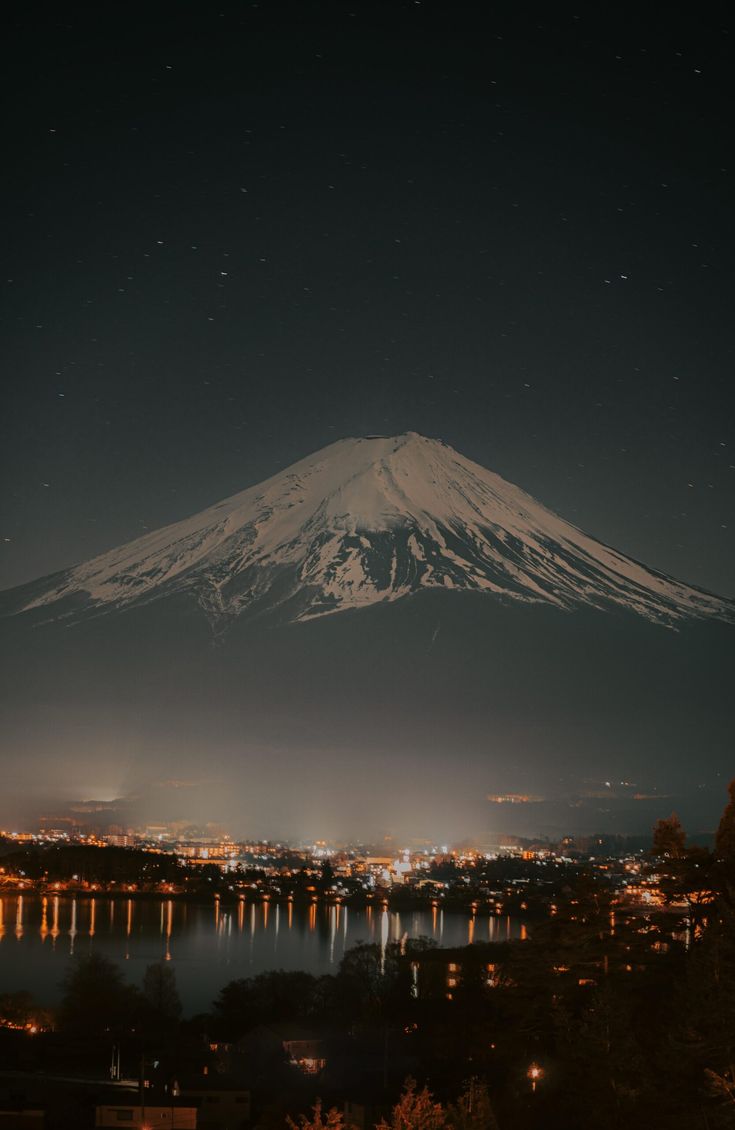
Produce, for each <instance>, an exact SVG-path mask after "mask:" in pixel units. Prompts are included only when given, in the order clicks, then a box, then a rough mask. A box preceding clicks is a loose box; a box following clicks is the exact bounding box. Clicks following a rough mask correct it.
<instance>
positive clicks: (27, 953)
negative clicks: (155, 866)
mask: <svg viewBox="0 0 735 1130" xmlns="http://www.w3.org/2000/svg"><path fill="white" fill-rule="evenodd" d="M49 920H50V925H49ZM13 924H14V928H13ZM9 925H10V928H8V926H9ZM524 935H525V928H524V927H523V926H522V925H521V923H520V922H518V921H517V920H515V919H511V918H508V917H495V916H492V915H490V916H488V915H485V914H483V913H478V914H472V913H469V912H468V913H455V912H450V911H447V912H446V913H445V911H444V910H442V909H440V908H439V907H436V906H434V907H432V908H430V909H427V910H409V911H405V910H404V911H391V910H389V909H388V908H387V907H385V906H381V907H375V908H373V907H372V906H368V907H366V908H364V909H354V908H348V907H346V906H344V905H340V904H336V905H327V904H324V903H322V902H319V901H312V902H310V903H309V904H308V905H307V906H304V905H301V904H297V903H293V902H291V901H289V902H287V903H284V904H283V905H281V904H279V903H271V902H268V901H261V902H257V903H256V902H252V903H246V902H245V901H244V900H240V901H238V902H236V903H233V904H221V903H220V901H219V900H218V899H217V900H212V901H211V902H209V903H207V904H194V903H185V902H177V901H176V900H174V899H171V898H167V899H145V900H143V899H141V900H140V901H136V900H134V899H131V898H127V899H125V900H124V901H121V900H115V899H108V898H104V897H98V898H96V899H92V898H82V897H74V898H72V897H70V898H65V897H60V896H59V895H53V896H51V897H47V896H40V895H27V894H26V895H3V896H1V897H0V992H11V991H14V990H18V989H23V988H27V989H28V990H29V991H31V992H32V993H33V995H34V996H35V997H36V998H37V999H38V1000H40V1001H41V1002H42V1003H47V1004H54V1003H57V1002H58V1000H59V999H60V996H61V992H62V990H61V988H60V982H61V981H62V979H63V977H64V975H65V974H66V972H67V969H68V966H69V962H70V959H71V958H73V957H74V956H75V955H76V956H84V955H86V954H89V953H101V954H104V955H105V956H106V957H109V958H110V959H111V960H113V961H116V962H125V963H126V966H125V971H124V972H125V975H126V977H127V978H128V979H129V980H131V981H135V982H137V983H138V984H140V982H141V981H142V977H143V973H144V971H145V968H146V966H147V965H150V964H151V963H152V962H155V961H170V962H171V963H172V966H173V968H174V970H175V972H176V978H177V983H178V987H179V992H180V994H181V997H182V1000H183V1002H184V1009H185V1012H186V1013H187V1014H192V1013H195V1012H201V1011H203V1010H205V1009H207V1008H208V1007H209V1006H210V1004H211V1002H212V1000H213V999H214V997H215V996H216V995H217V993H218V992H219V990H220V989H221V988H222V986H223V985H225V984H226V983H227V982H228V981H232V980H234V979H235V978H237V977H251V976H254V975H255V974H257V973H261V972H263V971H265V970H267V969H306V970H307V971H308V972H310V973H314V974H316V975H319V974H322V973H334V972H336V970H337V968H338V966H339V963H340V961H341V959H342V956H343V954H344V952H345V950H346V949H349V947H350V946H353V945H354V944H355V943H356V942H360V941H363V942H377V943H378V944H380V946H381V948H382V949H383V950H385V947H386V946H387V945H388V943H389V942H400V943H401V944H402V946H405V943H406V940H407V939H408V938H416V937H422V936H423V937H427V938H431V939H433V940H434V941H435V942H436V943H437V944H438V945H443V946H462V945H467V944H468V943H470V942H473V941H474V942H481V941H490V942H499V941H505V940H506V939H508V938H519V937H522V936H524Z"/></svg>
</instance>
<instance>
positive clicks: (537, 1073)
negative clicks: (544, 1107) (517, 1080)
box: [526, 1063, 544, 1093]
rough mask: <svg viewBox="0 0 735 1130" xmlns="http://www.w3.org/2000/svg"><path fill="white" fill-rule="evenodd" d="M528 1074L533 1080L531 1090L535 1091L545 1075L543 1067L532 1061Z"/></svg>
mask: <svg viewBox="0 0 735 1130" xmlns="http://www.w3.org/2000/svg"><path fill="white" fill-rule="evenodd" d="M526 1075H527V1076H528V1078H529V1079H530V1080H531V1090H532V1091H533V1092H534V1093H535V1092H536V1084H537V1083H540V1082H541V1080H542V1079H543V1077H544V1071H543V1068H542V1067H539V1065H538V1064H537V1063H532V1064H531V1066H530V1067H529V1069H528V1071H527V1072H526Z"/></svg>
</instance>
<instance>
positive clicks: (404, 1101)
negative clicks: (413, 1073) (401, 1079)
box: [376, 1079, 471, 1130]
mask: <svg viewBox="0 0 735 1130" xmlns="http://www.w3.org/2000/svg"><path fill="white" fill-rule="evenodd" d="M470 1125H471V1124H470ZM376 1130H452V1127H451V1124H450V1123H449V1122H447V1115H446V1111H445V1110H444V1107H443V1106H442V1105H441V1103H435V1102H434V1097H433V1095H432V1094H431V1092H430V1091H429V1089H428V1087H424V1089H423V1090H422V1091H417V1090H416V1080H415V1079H407V1080H406V1083H405V1085H404V1088H403V1094H402V1095H401V1098H400V1101H399V1102H398V1103H397V1104H396V1105H395V1106H394V1107H393V1111H392V1113H391V1116H390V1122H386V1121H385V1119H383V1118H381V1120H380V1122H379V1123H378V1125H377V1126H376Z"/></svg>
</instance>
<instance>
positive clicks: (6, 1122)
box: [0, 1107, 45, 1130]
mask: <svg viewBox="0 0 735 1130" xmlns="http://www.w3.org/2000/svg"><path fill="white" fill-rule="evenodd" d="M44 1126H45V1119H44V1112H43V1111H42V1110H40V1109H34V1108H31V1107H17V1108H16V1109H14V1110H10V1109H2V1110H0V1130H43V1127H44Z"/></svg>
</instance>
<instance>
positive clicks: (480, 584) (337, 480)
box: [19, 432, 734, 625]
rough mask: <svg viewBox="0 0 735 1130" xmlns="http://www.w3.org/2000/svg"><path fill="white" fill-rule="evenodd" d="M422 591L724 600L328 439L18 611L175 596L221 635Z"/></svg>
mask: <svg viewBox="0 0 735 1130" xmlns="http://www.w3.org/2000/svg"><path fill="white" fill-rule="evenodd" d="M426 588H442V589H445V590H446V589H450V590H458V589H465V590H468V589H469V590H475V591H479V592H488V593H492V594H494V595H495V596H496V597H504V598H508V599H511V600H517V601H523V602H536V603H545V604H552V605H555V606H556V607H559V608H565V609H571V608H574V607H578V606H581V605H588V606H593V607H597V608H610V607H613V606H619V607H623V608H627V609H629V610H632V611H634V612H636V613H639V614H640V615H643V616H645V617H647V618H649V619H651V620H658V621H661V622H664V623H669V624H671V623H673V622H675V621H677V620H679V619H681V618H683V617H687V616H695V617H702V616H714V617H718V618H721V619H726V620H732V619H733V618H734V616H733V605H732V603H731V602H729V601H725V600H722V599H720V598H718V597H716V596H713V595H712V594H710V593H706V592H703V591H701V590H699V589H695V588H692V587H690V586H687V585H683V584H680V583H679V582H677V581H674V580H672V579H671V578H669V577H666V576H664V575H663V574H660V573H657V572H655V571H653V570H650V569H647V568H646V567H645V566H644V565H641V564H639V563H638V562H636V561H633V560H631V559H630V558H628V557H626V556H624V555H623V554H621V553H618V552H617V551H615V550H613V549H611V548H609V547H608V546H605V545H603V544H602V543H601V542H598V541H596V540H595V539H594V538H591V537H589V536H588V535H586V534H584V533H583V532H582V531H581V530H578V529H577V528H576V527H575V526H572V525H570V524H569V523H568V522H565V521H564V520H563V519H562V518H560V517H559V516H558V515H556V514H554V513H553V512H552V511H550V510H548V509H546V507H544V506H542V505H541V504H540V503H539V502H537V501H536V500H535V499H533V498H532V497H531V496H530V495H528V494H526V492H525V491H523V490H521V489H520V488H519V487H516V486H514V485H513V484H512V483H508V482H506V481H505V480H504V479H502V478H501V477H500V476H499V475H496V474H495V473H494V472H492V471H488V470H486V469H485V468H484V467H481V466H480V465H479V464H477V463H473V462H472V461H471V460H469V459H466V458H465V457H464V456H462V455H460V454H459V453H458V452H456V451H454V450H453V449H452V448H450V447H448V446H447V445H445V444H444V443H442V442H441V441H440V440H436V439H428V438H427V437H425V436H421V435H419V434H418V433H416V432H406V433H405V434H403V435H399V436H375V435H371V436H366V437H363V438H353V439H344V440H338V441H336V442H335V443H333V444H330V445H329V446H328V447H325V448H323V449H322V450H321V451H318V452H316V453H314V454H313V455H310V456H307V457H306V458H305V459H302V460H299V462H297V463H294V464H293V465H292V466H291V467H289V468H287V469H286V470H285V471H282V472H280V473H279V474H277V475H274V476H273V477H272V478H270V479H267V480H266V481H265V482H263V483H261V484H259V485H258V486H255V487H251V488H249V489H248V490H245V491H242V492H240V493H239V494H236V495H233V496H232V497H231V498H228V499H225V500H224V501H222V502H218V503H217V504H215V505H214V506H212V507H210V508H208V509H207V510H204V511H202V512H201V513H199V514H196V515H194V516H193V517H191V518H187V519H185V520H184V521H182V522H177V523H174V524H173V525H170V526H166V527H164V528H163V529H160V530H157V531H155V532H153V533H149V534H146V535H145V536H144V537H141V538H138V539H136V540H135V541H133V542H130V543H128V544H127V545H124V546H122V547H120V548H119V549H114V550H112V551H110V552H109V553H104V554H101V555H100V556H99V557H96V558H94V559H93V560H91V561H88V562H86V563H84V564H82V565H79V566H77V567H76V568H75V569H72V570H70V571H69V572H67V573H66V574H64V575H63V576H62V578H61V579H58V578H56V579H55V583H51V584H49V586H48V588H47V589H43V588H41V590H40V591H39V590H38V588H37V589H36V591H35V594H34V597H33V598H32V599H31V600H30V601H29V602H28V603H25V604H24V605H23V606H22V608H21V609H19V610H30V609H33V608H40V607H44V606H46V605H53V604H55V603H56V602H58V601H60V600H62V599H64V598H65V597H70V596H74V597H80V596H81V597H83V598H84V600H85V601H86V604H87V607H88V608H90V609H92V610H97V611H109V610H112V609H115V608H123V607H126V606H127V605H130V604H133V603H140V602H144V601H151V600H155V599H159V598H161V597H164V596H167V595H170V594H172V593H176V592H188V593H191V594H192V595H193V596H194V597H195V598H196V599H197V600H198V601H199V603H200V604H201V606H202V607H203V608H204V609H205V610H206V612H207V614H208V616H209V617H210V618H211V619H212V620H213V621H214V622H216V623H217V624H219V625H221V624H222V623H223V622H226V621H227V620H228V619H230V618H233V617H236V616H239V615H240V614H242V613H245V612H249V611H254V610H260V611H262V610H269V609H271V608H274V607H277V606H279V605H286V606H287V607H288V610H289V614H290V615H291V617H292V618H293V619H308V618H311V617H314V616H322V615H325V614H327V613H333V612H337V611H340V610H343V609H346V608H357V607H364V606H366V605H369V604H373V603H376V602H378V601H392V600H397V599H399V598H401V597H403V596H407V595H409V594H410V593H414V592H417V591H420V590H421V589H426Z"/></svg>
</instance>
